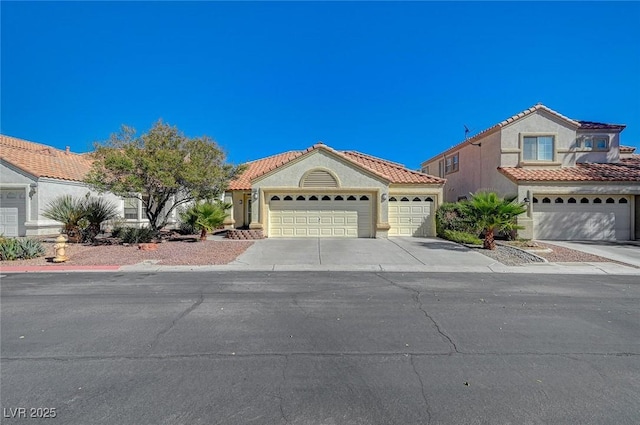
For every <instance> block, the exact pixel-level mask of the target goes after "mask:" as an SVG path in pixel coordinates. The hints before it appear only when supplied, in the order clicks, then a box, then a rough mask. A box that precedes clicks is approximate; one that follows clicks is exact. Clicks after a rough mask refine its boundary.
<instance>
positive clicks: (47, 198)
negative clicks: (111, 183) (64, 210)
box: [0, 135, 148, 236]
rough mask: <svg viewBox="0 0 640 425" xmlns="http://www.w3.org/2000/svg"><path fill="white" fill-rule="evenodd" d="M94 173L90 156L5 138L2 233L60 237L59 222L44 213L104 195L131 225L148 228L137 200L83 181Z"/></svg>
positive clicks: (0, 181)
mask: <svg viewBox="0 0 640 425" xmlns="http://www.w3.org/2000/svg"><path fill="white" fill-rule="evenodd" d="M90 168H91V159H90V158H89V156H88V155H87V154H82V155H81V154H76V153H72V152H70V151H69V149H68V148H67V150H64V151H63V150H59V149H56V148H53V147H51V146H46V145H41V144H39V143H33V142H28V141H26V140H21V139H17V138H14V137H9V136H4V135H0V234H3V235H4V236H36V235H52V234H57V233H59V232H60V228H61V226H60V223H58V222H56V221H53V220H49V219H47V218H44V217H43V216H42V211H43V210H44V208H46V206H47V205H48V204H49V202H51V201H52V200H53V199H55V198H57V197H58V196H60V195H72V196H76V197H80V196H85V195H87V194H91V195H95V196H103V197H105V198H107V199H109V200H110V201H112V202H113V203H115V204H116V205H117V206H119V208H120V209H121V215H122V217H124V222H125V223H126V224H127V225H130V226H141V225H144V224H145V223H148V220H147V219H146V216H145V214H144V211H143V210H142V203H141V202H140V201H139V200H138V199H136V198H126V199H122V198H120V197H117V196H115V195H113V194H110V193H106V194H102V195H99V194H97V193H95V192H92V191H90V190H89V188H88V187H87V185H86V184H84V183H83V182H82V181H83V179H84V177H85V175H86V174H87V172H88V171H89V169H90Z"/></svg>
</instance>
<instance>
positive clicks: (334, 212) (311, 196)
mask: <svg viewBox="0 0 640 425" xmlns="http://www.w3.org/2000/svg"><path fill="white" fill-rule="evenodd" d="M374 199H375V198H374V196H372V194H370V193H307V194H304V193H276V194H268V195H267V203H268V210H269V232H268V236H269V237H276V238H277V237H288V238H296V237H340V238H341V237H347V238H349V237H351V238H370V237H373V236H374V233H373V232H374V230H373V213H372V211H373V203H372V202H373V200H374Z"/></svg>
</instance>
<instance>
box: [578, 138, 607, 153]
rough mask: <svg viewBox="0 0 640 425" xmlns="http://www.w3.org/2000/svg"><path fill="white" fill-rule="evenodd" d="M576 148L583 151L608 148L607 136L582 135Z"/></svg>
mask: <svg viewBox="0 0 640 425" xmlns="http://www.w3.org/2000/svg"><path fill="white" fill-rule="evenodd" d="M578 148H579V149H581V150H584V151H592V150H593V151H606V150H609V137H607V136H582V137H581V140H580V142H579V144H578Z"/></svg>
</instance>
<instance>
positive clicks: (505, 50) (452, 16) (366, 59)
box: [0, 1, 640, 169]
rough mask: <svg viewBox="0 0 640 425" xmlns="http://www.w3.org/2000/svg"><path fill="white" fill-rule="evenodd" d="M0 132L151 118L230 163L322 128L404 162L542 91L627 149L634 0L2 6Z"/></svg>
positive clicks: (74, 132)
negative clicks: (204, 139) (605, 128)
mask: <svg viewBox="0 0 640 425" xmlns="http://www.w3.org/2000/svg"><path fill="white" fill-rule="evenodd" d="M0 12H1V20H2V21H1V24H2V34H1V35H2V40H1V42H2V46H1V47H2V52H1V60H2V63H1V72H2V74H1V82H2V93H1V98H2V99H1V108H2V109H1V118H2V121H1V132H2V133H3V134H6V135H11V136H15V137H19V138H24V139H27V140H31V141H35V142H40V143H44V144H48V145H53V146H55V147H58V148H61V149H64V147H65V146H71V149H72V150H73V151H76V152H86V151H88V150H91V147H92V143H93V142H94V141H99V140H106V139H107V138H108V137H109V135H110V134H111V133H113V132H116V131H117V130H118V129H119V128H120V125H121V124H127V125H130V126H133V127H135V128H136V129H137V130H138V131H139V132H145V131H147V130H148V129H149V128H150V127H151V125H152V124H153V123H154V122H155V121H156V120H157V119H159V118H162V119H163V120H164V121H166V122H168V123H170V124H172V125H176V126H177V127H178V128H179V129H181V130H182V131H183V132H184V133H185V134H186V135H188V136H201V135H204V134H206V135H208V136H211V137H213V138H214V139H215V140H217V142H218V143H219V144H220V145H221V146H222V147H223V148H224V149H225V150H226V152H227V154H228V158H229V160H230V161H231V162H234V163H240V162H244V161H247V160H252V159H258V158H261V157H264V156H267V155H271V154H276V153H279V152H283V151H287V150H293V149H305V148H307V147H309V146H311V145H313V144H314V143H315V142H317V141H319V140H322V141H323V142H325V143H326V144H328V145H330V146H332V147H334V148H336V149H347V150H358V151H361V152H365V153H368V154H371V155H375V156H379V157H382V158H386V159H389V160H392V161H396V162H400V163H403V164H405V165H407V166H408V167H410V168H414V169H415V168H418V167H419V164H420V162H421V161H423V160H425V159H428V158H430V157H431V156H433V155H435V154H437V153H438V152H440V151H442V150H444V149H446V148H448V147H450V146H452V145H454V144H456V143H458V142H460V141H462V140H463V139H464V127H463V125H467V126H468V127H469V128H470V129H471V130H472V132H473V133H476V132H479V131H481V130H483V129H485V128H487V127H490V126H492V125H494V124H495V123H497V122H499V121H501V120H503V119H505V118H507V117H509V116H511V115H513V114H516V113H518V112H520V111H522V110H524V109H526V108H528V107H530V106H533V105H534V104H536V103H538V102H542V103H544V104H545V105H547V106H548V107H550V108H552V109H555V110H556V111H558V112H560V113H562V114H564V115H567V116H569V117H571V118H574V119H582V120H592V121H603V122H612V123H623V124H627V129H626V130H625V131H624V132H623V133H622V138H621V141H622V143H623V144H627V145H632V146H638V147H640V25H638V22H639V20H640V3H638V2H620V3H616V2H602V3H600V2H567V3H558V2H540V3H527V2H495V3H490V2H468V3H467V2H445V3H439V2H189V3H178V2H137V3H134V2H62V3H57V2H32V3H29V2H6V1H3V2H2V3H1V10H0Z"/></svg>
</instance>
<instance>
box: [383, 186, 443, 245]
mask: <svg viewBox="0 0 640 425" xmlns="http://www.w3.org/2000/svg"><path fill="white" fill-rule="evenodd" d="M433 204H434V197H433V196H425V195H394V196H392V197H390V198H389V225H390V226H391V228H390V229H389V236H432V235H433V228H432V227H433V217H432V214H433V210H434V208H433Z"/></svg>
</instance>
